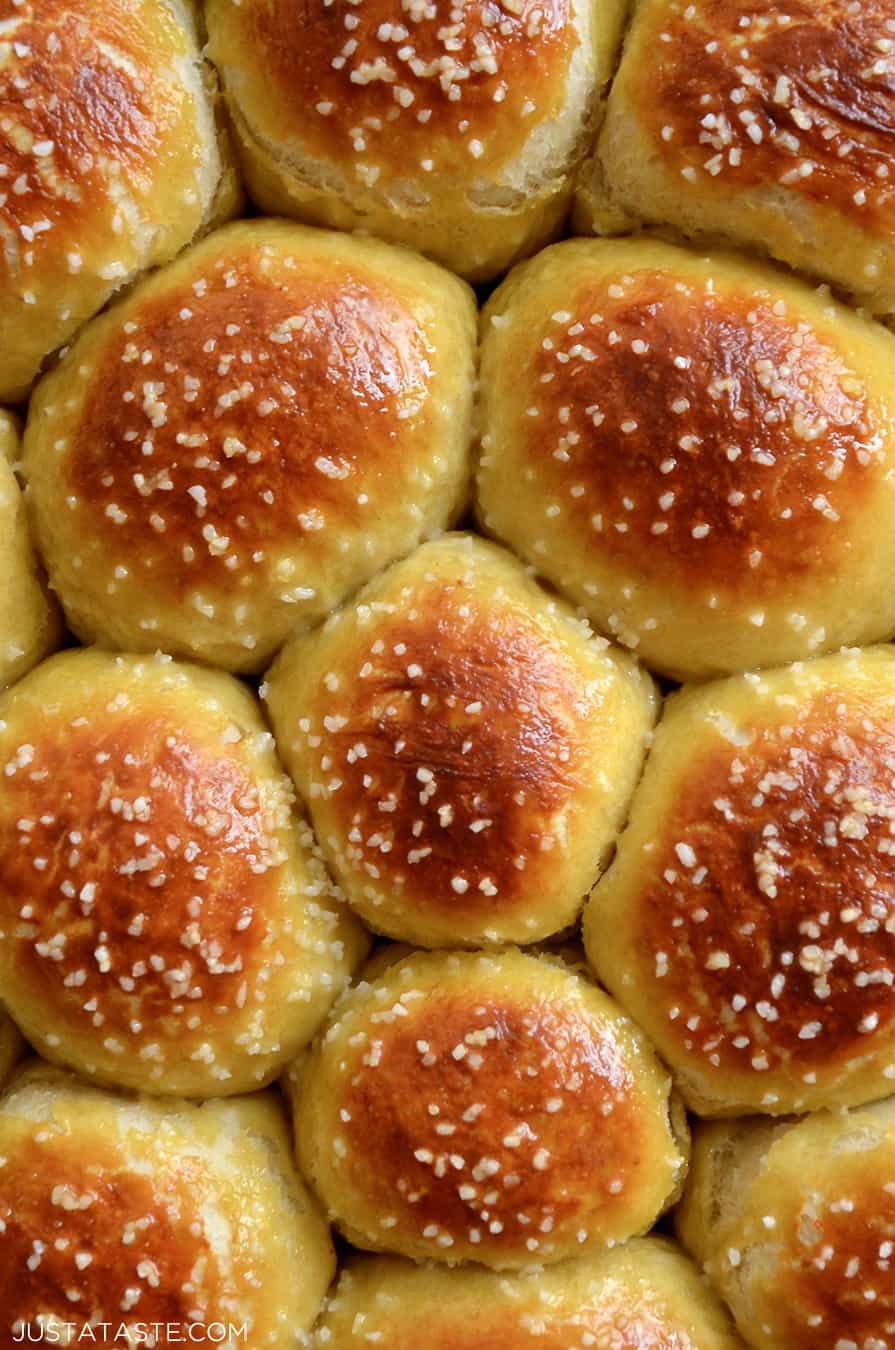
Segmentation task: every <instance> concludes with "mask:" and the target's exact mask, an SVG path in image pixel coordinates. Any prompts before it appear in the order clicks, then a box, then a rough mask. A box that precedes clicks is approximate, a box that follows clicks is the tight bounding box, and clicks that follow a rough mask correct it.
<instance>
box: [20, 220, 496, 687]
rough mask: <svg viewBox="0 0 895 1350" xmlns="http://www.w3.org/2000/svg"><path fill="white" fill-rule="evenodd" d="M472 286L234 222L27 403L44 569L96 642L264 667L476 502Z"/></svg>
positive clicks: (104, 328)
mask: <svg viewBox="0 0 895 1350" xmlns="http://www.w3.org/2000/svg"><path fill="white" fill-rule="evenodd" d="M474 349H475V309H474V303H473V297H472V293H471V292H470V291H469V289H468V288H467V287H466V286H464V285H463V284H462V283H461V282H459V281H458V280H457V279H456V278H454V277H451V276H449V275H448V274H447V273H446V272H443V271H442V270H441V269H440V268H437V267H435V266H433V265H432V264H431V263H427V262H424V261H423V260H422V259H420V258H418V257H416V256H415V255H413V254H411V253H409V252H407V251H405V250H398V249H394V248H391V247H389V246H387V245H385V244H380V243H377V242H375V241H373V240H361V239H357V240H352V239H349V238H347V237H346V236H344V235H335V234H325V233H323V232H321V231H317V230H308V229H306V228H304V227H303V226H299V225H291V224H285V223H283V222H278V221H276V222H271V221H258V222H251V223H247V224H246V223H243V224H238V225H233V226H231V227H229V228H228V229H226V230H221V231H219V232H217V233H216V234H214V235H213V236H212V237H211V238H210V239H207V240H205V241H204V242H203V243H202V244H200V245H199V246H198V247H197V248H195V249H193V250H192V251H191V252H189V253H188V254H187V255H186V256H185V257H183V258H181V259H179V260H178V261H177V262H176V263H174V264H172V266H171V267H169V268H167V269H166V270H164V271H162V272H160V273H158V274H156V275H155V276H153V277H151V278H150V279H149V280H148V281H146V282H145V283H144V284H143V285H142V286H140V287H139V288H138V289H137V290H135V291H134V292H133V294H132V295H130V296H129V297H128V298H127V299H126V300H125V301H124V302H123V303H121V304H120V305H117V306H116V307H115V308H114V309H113V310H112V311H111V312H110V313H109V314H106V315H103V316H102V317H101V318H99V319H97V320H96V321H95V322H94V323H93V324H91V325H90V326H88V327H87V328H86V329H85V331H84V332H83V333H82V334H81V336H80V338H79V339H78V341H77V342H76V343H75V344H74V345H73V347H72V348H71V350H70V352H69V354H68V356H67V357H66V359H65V360H64V361H63V362H62V363H61V364H60V366H59V367H58V369H57V370H55V371H53V372H52V374H50V375H48V376H47V377H46V378H45V379H44V380H43V381H42V383H41V385H40V387H39V388H38V390H37V391H36V393H35V395H34V398H33V400H32V405H31V409H30V414H29V418H28V424H27V428H26V434H25V470H26V474H27V476H28V479H29V481H30V487H31V500H32V503H33V508H34V518H35V522H36V529H37V534H38V539H39V544H40V547H41V550H42V552H43V556H44V559H45V561H46V564H47V568H48V571H49V573H50V579H51V581H52V584H53V586H54V588H55V589H56V590H57V591H58V592H59V595H60V597H61V599H62V603H63V605H64V607H65V610H66V614H67V616H68V620H69V623H70V625H71V627H72V628H73V629H74V631H75V632H76V633H77V634H78V636H79V637H81V638H82V639H84V640H85V641H94V640H96V641H100V642H102V643H103V644H106V645H112V646H117V647H122V648H125V649H128V648H129V649H133V650H138V651H145V650H150V651H152V650H155V649H156V648H158V647H161V648H162V649H164V650H167V651H170V652H173V653H174V654H177V655H186V656H195V657H197V658H199V659H201V660H203V661H207V662H210V663H212V664H215V665H221V666H225V667H226V668H228V669H231V670H259V669H261V668H262V667H263V666H264V665H265V664H266V663H267V662H268V661H269V660H270V659H271V657H272V656H273V655H274V654H275V652H276V651H277V650H278V648H279V647H280V646H281V645H282V643H283V642H284V641H285V639H286V637H287V636H288V635H289V634H290V633H291V632H293V631H295V630H296V629H301V628H306V627H308V626H309V625H311V624H313V623H316V622H318V621H319V620H320V619H321V618H322V617H323V616H324V615H325V614H327V613H328V612H329V610H330V609H331V608H332V607H333V605H334V604H337V603H338V602H339V601H340V600H342V599H343V597H344V596H345V595H346V594H348V593H350V592H351V591H352V590H354V589H355V588H356V587H357V586H359V585H361V584H362V583H363V582H364V581H366V580H367V579H368V578H369V577H370V576H372V575H373V573H374V572H376V571H377V570H378V569H379V568H380V567H382V566H383V565H384V564H385V563H387V562H389V561H390V560H391V559H392V558H394V557H397V556H399V555H400V554H402V553H406V552H409V551H410V549H412V548H413V547H414V545H415V544H417V543H418V542H419V540H420V539H421V538H422V537H423V536H424V535H425V534H426V533H427V532H430V531H434V530H437V529H441V528H443V527H444V526H445V525H446V524H448V523H449V522H450V521H451V520H452V518H453V517H454V516H455V515H456V514H457V512H458V511H459V510H460V508H461V507H462V505H463V502H464V500H465V494H466V489H467V479H468V473H469V464H468V447H469V437H470V416H471V403H472V387H473V359H474Z"/></svg>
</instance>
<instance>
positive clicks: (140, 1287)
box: [0, 1065, 336, 1350]
mask: <svg viewBox="0 0 895 1350" xmlns="http://www.w3.org/2000/svg"><path fill="white" fill-rule="evenodd" d="M0 1153H2V1155H3V1166H2V1168H0V1233H2V1235H3V1241H2V1242H0V1342H2V1344H3V1345H4V1346H12V1345H13V1344H15V1343H18V1342H19V1341H28V1342H30V1341H32V1340H33V1341H37V1340H42V1341H47V1342H55V1343H56V1344H85V1343H86V1342H87V1340H88V1339H90V1340H93V1341H94V1342H99V1341H101V1340H102V1339H104V1338H107V1339H108V1340H109V1342H110V1343H111V1342H112V1340H113V1339H114V1340H115V1341H117V1343H119V1344H129V1345H146V1344H154V1345H165V1346H167V1345H171V1344H173V1343H174V1342H175V1341H183V1342H196V1341H204V1342H205V1343H208V1344H211V1343H217V1344H221V1343H222V1342H223V1343H225V1344H226V1345H228V1346H236V1345H244V1344H247V1345H250V1346H251V1347H252V1350H255V1348H256V1347H258V1348H259V1350H260V1348H261V1347H265V1346H267V1347H272V1350H292V1348H293V1347H294V1346H297V1345H309V1344H310V1341H309V1340H308V1338H307V1333H308V1332H309V1330H310V1327H311V1325H312V1323H313V1321H314V1319H315V1317H316V1315H317V1311H318V1309H319V1307H320V1304H321V1302H322V1300H323V1296H324V1294H325V1292H326V1287H327V1285H328V1283H329V1281H330V1279H331V1278H332V1276H333V1274H334V1272H335V1266H336V1262H335V1254H334V1252H333V1248H332V1243H331V1241H330V1237H329V1232H328V1230H327V1227H326V1224H325V1223H324V1221H323V1218H322V1217H321V1215H320V1213H319V1211H318V1209H317V1207H316V1205H315V1204H314V1202H313V1201H312V1199H311V1197H310V1196H309V1195H308V1193H307V1191H306V1190H305V1187H304V1186H303V1184H302V1182H301V1181H300V1180H299V1178H298V1175H297V1173H296V1171H295V1167H294V1165H293V1163H292V1159H291V1156H290V1146H289V1135H288V1132H287V1129H286V1122H285V1120H284V1118H283V1113H282V1109H281V1107H280V1105H279V1103H278V1102H277V1099H276V1097H275V1096H274V1094H272V1093H270V1094H268V1093H261V1094H256V1095H255V1096H253V1097H241V1098H234V1099H233V1100H232V1101H228V1102H222V1101H218V1102H206V1103H204V1104H201V1105H200V1104H198V1103H196V1104H193V1103H189V1102H184V1101H173V1102H165V1103H162V1102H158V1101H152V1100H150V1099H148V1098H143V1099H138V1100H132V1099H129V1098H127V1097H120V1096H117V1095H114V1094H112V1093H108V1092H104V1091H102V1090H100V1089H98V1088H96V1087H93V1086H89V1085H87V1084H84V1083H82V1082H79V1081H78V1080H77V1079H76V1078H74V1077H72V1076H71V1075H69V1074H64V1073H60V1072H59V1071H58V1070H53V1069H49V1068H47V1066H45V1065H41V1066H35V1067H28V1068H26V1069H25V1070H23V1071H22V1073H21V1074H19V1075H17V1076H16V1078H14V1079H13V1082H12V1083H11V1084H10V1086H9V1088H8V1089H7V1092H6V1093H5V1095H4V1096H3V1097H2V1098H0ZM66 1323H67V1324H68V1335H69V1339H68V1340H66V1339H65V1334H66V1328H65V1326H64V1325H62V1324H66ZM100 1323H102V1324H104V1325H105V1327H106V1331H105V1333H104V1332H103V1331H102V1330H101V1329H100V1326H99V1324H100ZM153 1324H161V1329H160V1330H159V1329H158V1328H156V1330H155V1332H154V1335H155V1339H154V1340H149V1335H150V1334H151V1329H152V1326H153ZM222 1327H223V1334H222V1330H221V1328H222ZM90 1328H92V1329H93V1330H92V1334H88V1333H89V1332H90ZM231 1329H232V1330H231ZM240 1329H241V1330H240ZM228 1333H229V1334H228ZM128 1335H129V1336H130V1339H128Z"/></svg>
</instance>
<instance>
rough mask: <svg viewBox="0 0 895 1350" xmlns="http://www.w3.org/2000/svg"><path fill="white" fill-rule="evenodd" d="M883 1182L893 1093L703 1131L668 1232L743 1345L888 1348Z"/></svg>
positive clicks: (802, 1349) (894, 1194)
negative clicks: (728, 1315)
mask: <svg viewBox="0 0 895 1350" xmlns="http://www.w3.org/2000/svg"><path fill="white" fill-rule="evenodd" d="M893 1178H895V1099H893V1098H888V1099H887V1100H886V1101H884V1102H876V1103H874V1104H873V1105H872V1106H864V1107H862V1108H860V1109H859V1110H856V1111H851V1112H837V1113H833V1112H826V1111H824V1112H820V1113H819V1114H817V1115H814V1116H808V1117H806V1118H805V1119H803V1120H801V1121H791V1120H790V1121H786V1122H783V1123H776V1122H771V1121H766V1120H761V1119H758V1118H755V1117H750V1118H747V1119H745V1120H737V1121H730V1122H727V1121H724V1122H715V1123H712V1124H704V1125H701V1126H699V1127H698V1128H697V1130H696V1134H695V1138H694V1152H693V1170H692V1173H691V1180H690V1183H689V1185H688V1187H687V1191H686V1193H685V1195H684V1199H683V1202H682V1204H681V1205H680V1207H679V1209H678V1210H677V1216H676V1217H677V1227H678V1232H679V1235H680V1237H681V1240H682V1241H683V1243H684V1245H685V1246H686V1247H687V1248H688V1249H689V1251H690V1252H691V1253H692V1254H693V1255H694V1256H695V1257H696V1259H697V1260H698V1261H699V1262H700V1263H701V1264H702V1265H703V1266H704V1267H705V1270H706V1272H707V1274H708V1276H709V1278H710V1279H711V1281H712V1282H713V1283H714V1284H715V1285H716V1286H717V1288H718V1289H719V1291H720V1293H721V1295H722V1297H723V1298H724V1299H725V1301H726V1302H727V1304H728V1305H729V1307H730V1308H731V1310H732V1312H733V1315H734V1318H735V1319H736V1322H737V1324H738V1326H739V1328H740V1330H741V1332H742V1333H743V1336H744V1337H745V1339H746V1340H747V1341H748V1343H749V1345H750V1346H754V1347H755V1350H782V1347H786V1350H819V1348H820V1347H821V1346H823V1347H824V1350H827V1348H828V1350H891V1347H892V1346H893V1345H895V1285H893V1282H892V1254H893V1250H895V1243H893V1239H895V1179H893Z"/></svg>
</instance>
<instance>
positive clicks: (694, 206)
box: [578, 0, 895, 313]
mask: <svg viewBox="0 0 895 1350" xmlns="http://www.w3.org/2000/svg"><path fill="white" fill-rule="evenodd" d="M892 23H893V18H892V8H891V5H890V4H888V3H887V2H886V0H862V2H861V3H858V4H856V3H853V0H795V3H793V4H790V5H786V6H785V8H783V9H781V7H780V6H779V5H777V4H775V3H773V2H772V0H755V3H751V4H750V5H749V6H748V8H744V6H743V5H741V4H739V3H737V0H642V3H640V4H638V5H637V8H636V11H635V15H634V19H633V22H632V25H631V28H630V30H629V32H628V35H627V39H626V42H625V49H624V55H623V58H622V63H621V67H620V69H619V72H618V75H617V77H616V79H615V81H614V83H613V87H612V94H611V97H610V99H609V103H608V108H607V113H606V121H605V125H604V127H603V131H602V134H601V137H600V141H599V144H598V147H597V154H596V156H595V160H594V162H593V163H592V164H591V165H589V166H587V167H586V168H585V171H584V174H583V178H582V191H581V195H580V199H579V211H578V223H579V226H580V227H581V228H582V229H586V228H588V227H591V228H595V229H596V230H597V231H598V232H601V231H602V230H603V229H604V228H605V227H606V226H605V221H606V218H607V214H608V218H609V221H610V226H609V227H610V228H613V223H612V221H611V215H612V213H613V212H615V213H617V212H618V210H619V209H621V212H622V214H623V216H624V215H627V217H628V219H629V228H630V222H632V221H638V220H641V221H647V222H655V223H661V224H668V225H672V226H675V227H677V228H678V229H679V230H681V231H683V232H684V233H686V234H688V235H697V236H703V237H705V236H708V237H712V238H717V237H719V236H723V237H726V238H728V239H730V240H733V241H736V242H737V243H741V244H745V245H747V246H749V247H750V248H757V249H759V250H761V251H762V252H768V253H770V254H771V255H772V256H774V257H776V258H779V259H781V260H782V261H783V262H786V263H789V264H790V265H791V266H793V267H796V268H799V269H801V270H803V271H806V272H809V273H812V274H814V275H817V276H820V277H823V278H826V279H827V280H829V281H831V282H834V283H835V284H836V285H838V286H840V287H842V288H843V289H844V290H846V291H849V292H853V293H854V294H856V295H858V296H859V297H860V298H861V299H862V301H863V302H865V303H867V304H869V305H870V306H871V307H872V308H873V309H874V310H876V311H879V312H884V313H891V312H892V310H893V307H895V226H893V224H892V210H893V204H895V175H893V169H895V95H893V85H892V72H891V62H890V48H889V44H890V43H891V41H892V35H893V27H892ZM588 217H590V218H589V219H588ZM619 223H620V222H619Z"/></svg>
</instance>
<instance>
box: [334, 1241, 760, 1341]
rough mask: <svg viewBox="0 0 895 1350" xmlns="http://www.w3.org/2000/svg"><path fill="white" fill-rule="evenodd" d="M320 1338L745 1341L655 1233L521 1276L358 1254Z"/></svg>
mask: <svg viewBox="0 0 895 1350" xmlns="http://www.w3.org/2000/svg"><path fill="white" fill-rule="evenodd" d="M317 1339H318V1344H319V1345H320V1346H321V1347H323V1346H326V1347H327V1350H368V1348H369V1346H370V1345H384V1346H387V1347H388V1350H420V1347H421V1346H425V1347H426V1350H504V1348H505V1350H510V1348H511V1347H512V1350H578V1348H579V1347H586V1346H592V1347H597V1350H603V1348H604V1347H605V1348H606V1350H738V1347H741V1344H742V1343H741V1342H740V1340H739V1338H738V1337H737V1336H736V1335H735V1334H734V1332H733V1330H732V1328H731V1326H730V1320H729V1318H728V1316H727V1314H726V1312H725V1311H724V1309H723V1308H722V1306H721V1303H720V1302H719V1300H718V1299H717V1297H716V1296H715V1295H714V1294H713V1293H712V1292H711V1290H710V1289H709V1287H708V1285H707V1283H706V1282H705V1281H704V1280H702V1279H700V1277H699V1275H698V1274H697V1272H696V1271H695V1270H694V1268H693V1266H692V1265H691V1264H690V1262H689V1261H688V1260H687V1259H686V1257H684V1256H683V1255H682V1254H681V1252H680V1251H679V1250H678V1248H676V1247H675V1246H674V1245H673V1244H672V1243H671V1242H668V1241H667V1240H665V1239H663V1238H655V1237H650V1238H642V1239H637V1238H635V1239H634V1240H633V1241H632V1242H627V1243H625V1244H624V1246H621V1247H616V1248H614V1249H613V1250H612V1251H611V1252H606V1253H603V1254H600V1255H598V1256H592V1257H587V1258H584V1259H581V1260H571V1261H564V1262H562V1264H560V1265H558V1266H552V1267H551V1268H550V1269H548V1270H539V1269H536V1270H533V1271H528V1272H525V1273H524V1274H519V1275H506V1274H504V1275H498V1274H496V1273H494V1272H493V1271H486V1270H480V1269H477V1268H476V1267H474V1266H467V1267H466V1268H465V1269H463V1270H445V1269H444V1268H443V1267H438V1266H415V1265H411V1264H410V1262H408V1261H401V1260H398V1259H396V1258H394V1257H354V1258H353V1259H352V1260H350V1261H349V1263H348V1265H347V1266H345V1267H344V1268H343V1270H342V1273H341V1275H340V1277H339V1282H338V1284H337V1285H336V1288H335V1290H334V1292H333V1294H332V1296H331V1297H330V1300H329V1303H328V1305H327V1308H326V1311H325V1313H324V1316H323V1318H322V1320H321V1322H320V1325H319V1327H318V1330H317Z"/></svg>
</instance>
